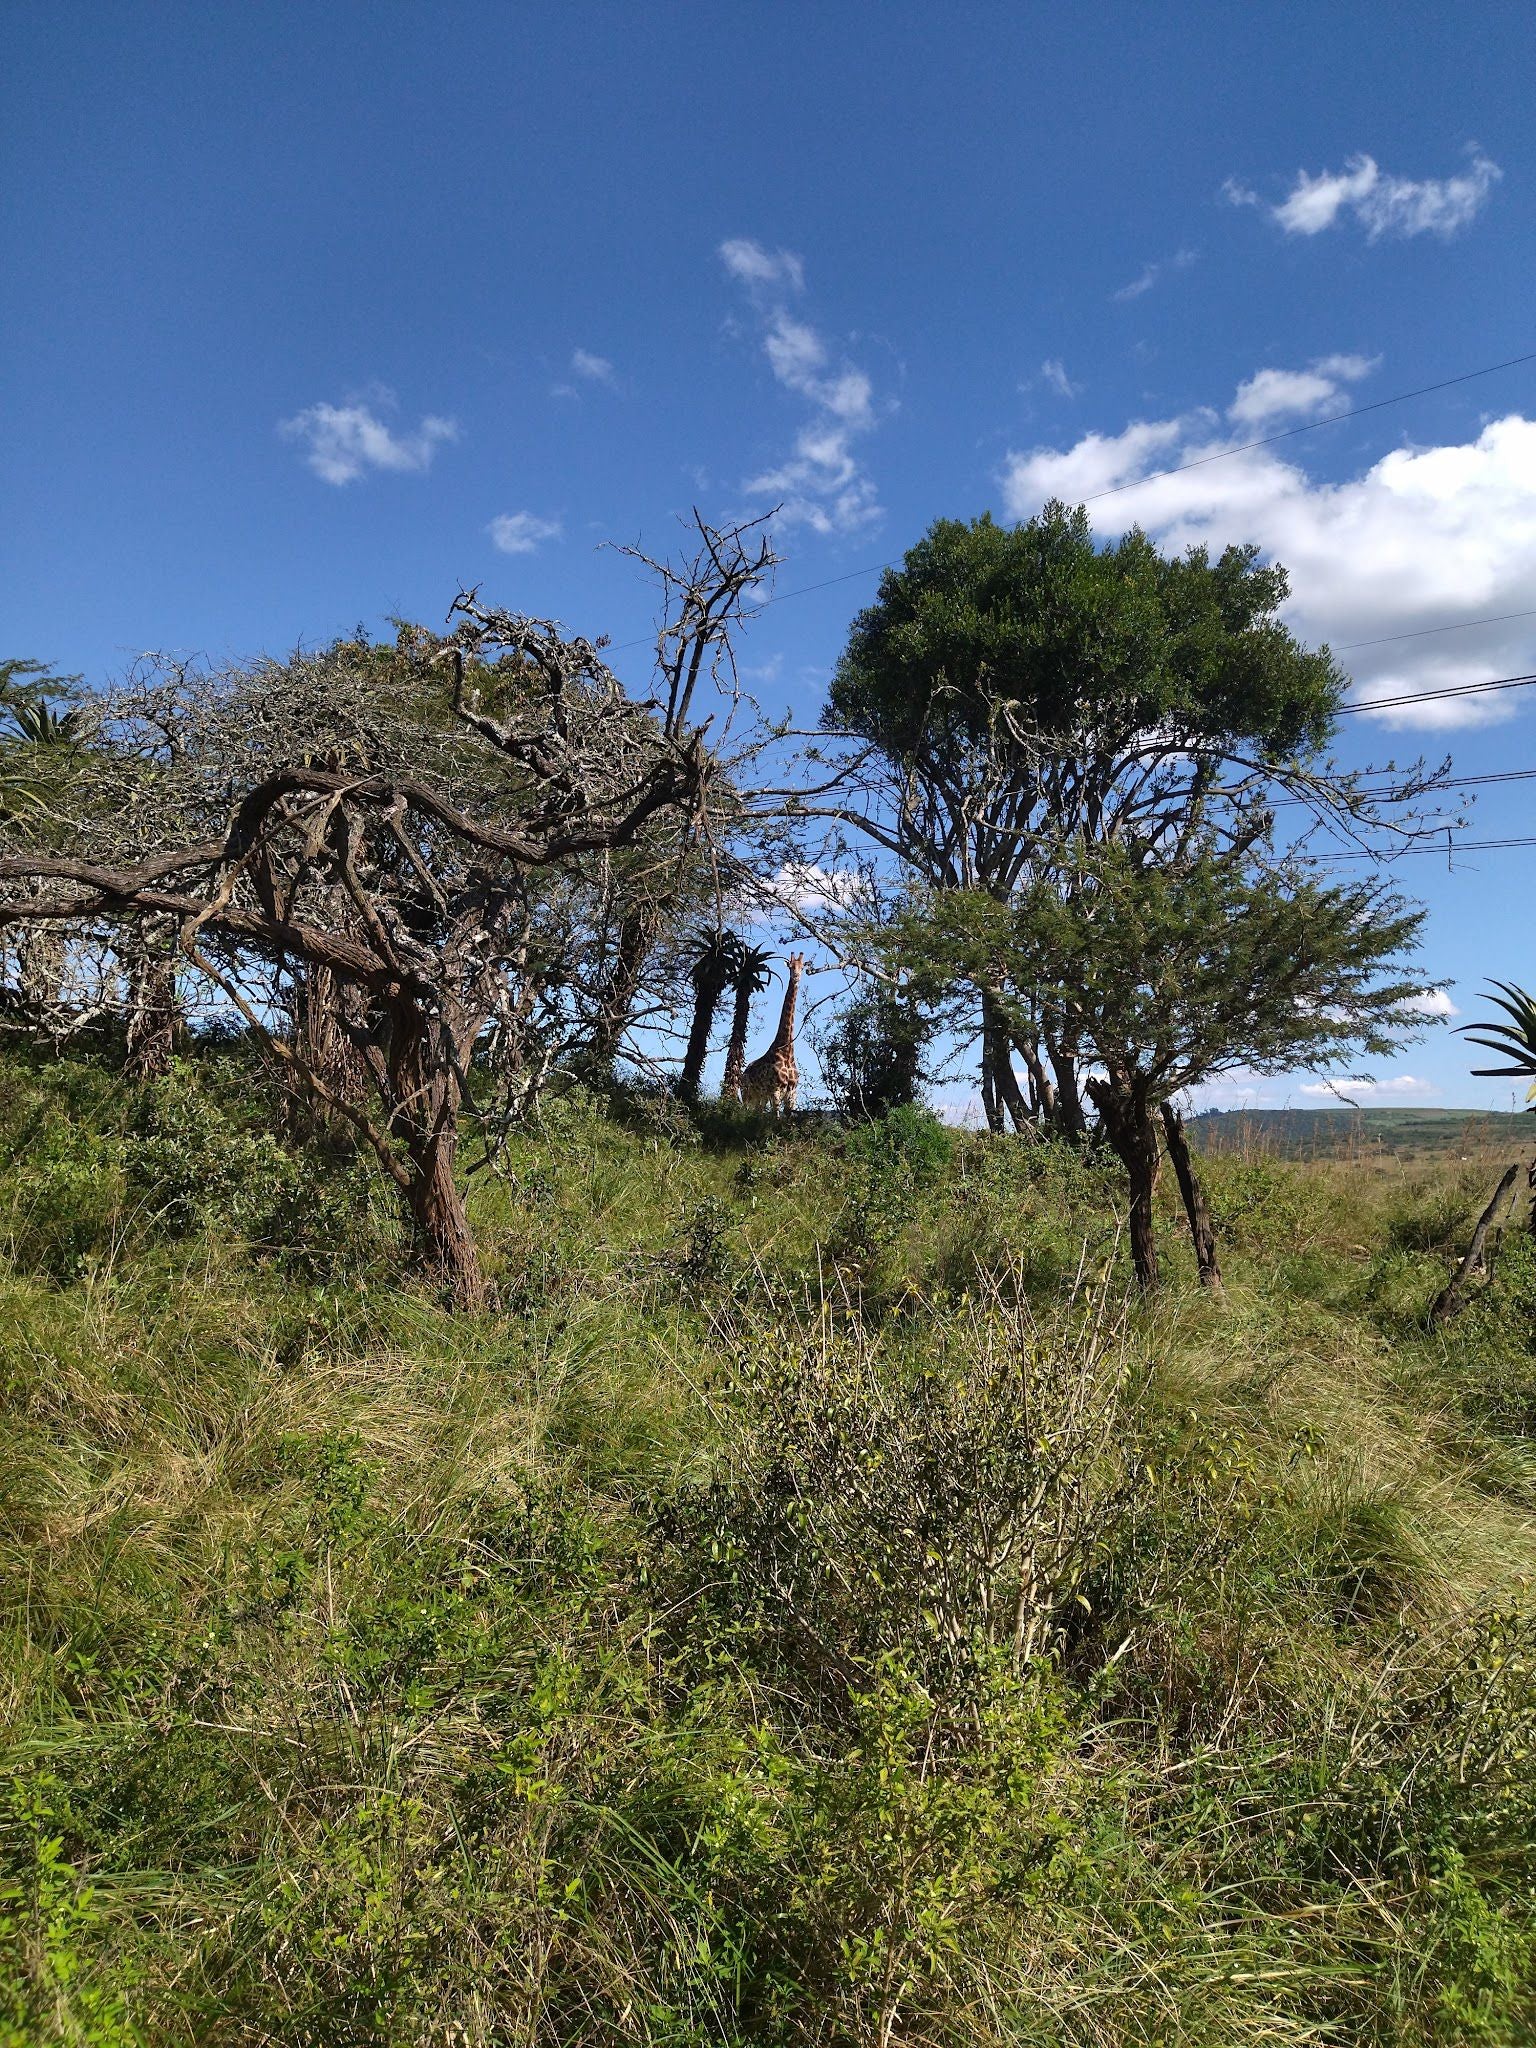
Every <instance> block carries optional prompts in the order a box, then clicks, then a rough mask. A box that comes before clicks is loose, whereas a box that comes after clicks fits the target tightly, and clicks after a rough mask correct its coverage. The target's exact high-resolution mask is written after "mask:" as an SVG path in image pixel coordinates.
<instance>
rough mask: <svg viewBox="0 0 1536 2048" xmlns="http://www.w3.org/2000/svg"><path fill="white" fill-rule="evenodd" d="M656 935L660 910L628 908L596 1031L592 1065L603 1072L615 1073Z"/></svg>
mask: <svg viewBox="0 0 1536 2048" xmlns="http://www.w3.org/2000/svg"><path fill="white" fill-rule="evenodd" d="M655 938H656V913H655V911H654V910H652V909H651V908H650V907H649V906H646V908H644V909H643V910H628V911H626V912H625V913H624V915H623V917H622V918H621V919H620V921H619V943H618V945H617V946H616V947H615V948H614V957H613V967H612V969H611V971H610V973H609V975H608V979H607V981H606V982H605V983H604V984H603V991H602V995H601V997H600V998H599V1000H598V1009H597V1024H596V1028H595V1029H594V1031H593V1033H592V1065H593V1069H594V1070H595V1072H597V1073H599V1074H605V1075H606V1074H611V1073H612V1071H613V1066H614V1062H615V1061H616V1060H617V1058H618V1056H619V1047H620V1045H621V1044H622V1043H623V1041H624V1033H625V1031H626V1030H627V1029H628V1028H629V1019H630V1014H631V1012H632V1011H633V1009H634V1007H635V996H636V994H637V993H638V992H639V988H640V977H641V975H642V974H643V973H644V972H645V963H646V960H647V959H648V958H649V956H650V951H651V947H652V945H653V944H654V942H655Z"/></svg>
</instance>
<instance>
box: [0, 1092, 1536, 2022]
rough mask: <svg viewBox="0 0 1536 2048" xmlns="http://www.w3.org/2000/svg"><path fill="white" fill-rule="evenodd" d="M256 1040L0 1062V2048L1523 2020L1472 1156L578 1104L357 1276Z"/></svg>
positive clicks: (1524, 1652)
mask: <svg viewBox="0 0 1536 2048" xmlns="http://www.w3.org/2000/svg"><path fill="white" fill-rule="evenodd" d="M279 1127H280V1125H279V1120H278V1118H277V1115H276V1105H275V1104H274V1103H273V1102H271V1101H270V1100H268V1099H267V1098H266V1096H265V1094H264V1084H263V1083H262V1081H261V1079H260V1076H259V1074H258V1073H255V1072H253V1071H251V1070H250V1069H248V1068H247V1067H245V1066H243V1065H241V1064H240V1063H238V1062H237V1061H236V1060H234V1059H233V1058H225V1059H224V1060H222V1061H220V1060H214V1059H207V1060H203V1061H199V1062H196V1063H194V1064H192V1065H189V1066H187V1067H184V1068H181V1069H179V1070H178V1071H177V1073H176V1074H175V1075H173V1076H172V1077H171V1078H170V1079H169V1080H168V1081H166V1082H163V1083H160V1084H157V1085H156V1086H154V1087H151V1088H145V1089H140V1090H124V1089H123V1088H121V1087H120V1086H119V1085H118V1084H116V1083H115V1082H113V1081H112V1080H111V1078H110V1077H109V1076H107V1075H106V1074H105V1073H103V1072H102V1071H100V1070H98V1069H97V1068H95V1067H93V1066H91V1065H90V1064H88V1063H85V1062H78V1063H72V1062H68V1061H57V1062H46V1063H44V1062H38V1061H32V1060H27V1059H24V1058H21V1057H19V1056H11V1057H9V1058H8V1059H6V1060H5V1061H3V1062H0V1135H3V1137H4V1140H5V1142H6V1146H7V1151H8V1154H9V1156H10V1158H11V1165H10V1167H9V1170H8V1172H7V1174H6V1176H5V1179H4V1183H3V1187H0V1247H3V1250H4V1253H5V1258H4V1260H3V1261H0V1387H3V1400H4V1407H5V1414H4V1418H3V1422H0V1631H3V1635H0V1641H3V1652H0V1712H3V1717H4V1739H5V1750H4V1758H3V1765H0V2044H4V2048H22V2044H26V2048H31V2044H34V2043H61V2044H62V2043H75V2044H88V2048H127V2044H141V2043H143V2044H156V2048H158V2044H160V2043H186V2044H188V2048H191V2044H201V2043H215V2044H226V2043H227V2044H231V2048H234V2044H241V2048H245V2044H257V2043H269V2042H270V2043H276V2042H282V2043H290V2042H291V2043H313V2044H317V2048H319V2044H327V2048H329V2044H350V2043H359V2044H361V2043H390V2044H401V2048H406V2044H428V2043H433V2044H439V2043H440V2044H444V2048H448V2044H463V2048H471V2044H473V2048H491V2044H503V2043H505V2044H545V2043H548V2044H550V2048H554V2044H566V2043H577V2042H580V2043H587V2042H592V2043H614V2044H618V2043H656V2044H675V2048H703V2044H706V2043H709V2044H715V2043H719V2044H733V2048H747V2044H753V2048H759V2044H768V2048H771V2044H775V2043H782V2044H812V2043H815V2044H828V2048H831V2044H839V2043H850V2044H853V2043H878V2044H882V2048H884V2044H894V2043H908V2044H914V2048H915V2044H918V2043H924V2044H930V2043H932V2044H938V2043H944V2044H955V2048H959V2044H962V2043H964V2044H969V2043H1010V2044H1029V2048H1034V2044H1039V2048H1069V2044H1071V2048H1111V2044H1119V2043H1127V2042H1134V2043H1146V2044H1149V2048H1150V2044H1169V2048H1172V2044H1175V2043H1200V2044H1206V2043H1209V2044H1212V2048H1221V2044H1229V2043H1230V2044H1238V2043H1254V2044H1257V2043H1261V2042H1262V2043H1274V2042H1296V2043H1301V2042H1315V2043H1341V2044H1342V2043H1365V2044H1388V2043H1395V2044H1407V2043H1442V2042H1443V2043H1446V2044H1454V2043H1463V2042H1469V2043H1487V2044H1516V2043H1523V2042H1527V2041H1529V2040H1531V2039H1532V2038H1536V1890H1533V1886H1536V1772H1533V1771H1532V1768H1531V1763H1530V1751H1531V1747H1532V1744H1533V1741H1536V1642H1533V1632H1536V1620H1533V1612H1536V1610H1533V1607H1532V1605H1531V1603H1530V1601H1529V1599H1528V1596H1527V1591H1526V1582H1527V1578H1528V1575H1529V1573H1530V1572H1531V1570H1532V1568H1533V1566H1536V1529H1533V1526H1532V1514H1533V1510H1536V1459H1533V1445H1536V1260H1533V1258H1532V1256H1531V1248H1530V1246H1529V1243H1528V1242H1526V1241H1525V1240H1524V1239H1520V1240H1516V1239H1514V1238H1511V1239H1510V1241H1508V1242H1507V1243H1506V1244H1505V1245H1504V1246H1503V1248H1502V1250H1501V1253H1500V1257H1499V1259H1498V1262H1497V1264H1496V1267H1495V1272H1494V1277H1493V1279H1492V1281H1491V1282H1490V1283H1489V1284H1488V1286H1487V1287H1486V1288H1484V1289H1483V1290H1482V1292H1481V1293H1480V1294H1479V1295H1478V1296H1477V1297H1476V1298H1475V1299H1474V1300H1473V1302H1472V1303H1471V1304H1470V1306H1469V1307H1468V1309H1467V1310H1466V1312H1465V1313H1464V1314H1463V1315H1462V1316H1461V1317H1460V1318H1459V1319H1458V1320H1457V1321H1456V1322H1454V1323H1453V1324H1451V1325H1450V1326H1449V1327H1448V1328H1447V1329H1445V1330H1444V1331H1441V1332H1438V1333H1434V1334H1431V1333H1430V1332H1429V1331H1428V1330H1427V1328H1426V1321H1425V1311H1426V1308H1427V1304H1428V1303H1429V1301H1430V1300H1431V1299H1432V1297H1433V1295H1434V1292H1435V1291H1436V1289H1437V1288H1438V1287H1439V1285H1440V1284H1441V1282H1442V1281H1443V1279H1444V1277H1445V1273H1446V1271H1447V1269H1448V1262H1449V1260H1450V1259H1451V1257H1452V1256H1454V1254H1455V1252H1456V1250H1457V1249H1458V1247H1459V1246H1460V1245H1461V1244H1464V1242H1465V1237H1466V1233H1467V1231H1468V1229H1469V1227H1470V1222H1471V1220H1472V1217H1473V1216H1474V1215H1475V1213H1476V1210H1477V1208H1478V1207H1479V1206H1480V1201H1481V1199H1482V1198H1483V1197H1484V1195H1485V1193H1486V1187H1487V1185H1491V1181H1492V1179H1493V1178H1496V1175H1491V1174H1489V1173H1487V1172H1486V1170H1484V1169H1480V1168H1478V1167H1477V1166H1476V1165H1475V1163H1474V1164H1473V1165H1453V1166H1448V1167H1437V1168H1434V1169H1423V1170H1421V1169H1412V1170H1405V1171H1404V1172H1403V1173H1402V1174H1400V1175H1398V1176H1396V1177H1395V1178H1394V1177H1392V1176H1389V1175H1383V1174H1381V1173H1380V1172H1379V1171H1376V1172H1373V1173H1372V1174H1371V1175H1370V1176H1368V1177H1367V1176H1362V1175H1359V1174H1355V1173H1354V1172H1353V1171H1352V1169H1351V1168H1350V1167H1348V1166H1347V1165H1344V1166H1324V1165H1313V1166H1287V1165H1284V1164H1281V1163H1277V1162H1274V1161H1268V1160H1263V1159H1247V1160H1245V1159H1241V1158H1226V1157H1220V1158H1213V1159H1210V1160H1208V1161H1206V1162H1205V1163H1204V1164H1205V1170H1206V1171H1207V1173H1208V1177H1209V1179H1210V1182H1211V1196H1212V1203H1213V1207H1214V1209H1215V1211H1216V1213H1217V1215H1218V1218H1219V1219H1220V1220H1221V1222H1222V1225H1223V1229H1224V1237H1225V1264H1226V1268H1227V1272H1228V1279H1229V1295H1228V1299H1227V1301H1226V1302H1225V1304H1216V1303H1212V1302H1211V1301H1209V1300H1208V1299H1206V1298H1204V1297H1202V1296H1201V1295H1200V1293H1199V1291H1198V1289H1197V1288H1196V1287H1195V1286H1194V1284H1193V1274H1192V1271H1191V1270H1190V1267H1189V1262H1188V1260H1187V1256H1186V1254H1185V1252H1184V1250H1183V1249H1182V1247H1178V1246H1177V1245H1176V1243H1175V1239H1174V1236H1173V1224H1174V1219H1173V1217H1172V1216H1171V1215H1170V1216H1169V1217H1168V1218H1167V1231H1168V1239H1167V1243H1168V1254H1169V1264H1170V1266H1171V1267H1172V1268H1173V1270H1174V1278H1173V1283H1172V1284H1171V1286H1170V1287H1169V1289H1168V1291H1167V1293H1166V1294H1165V1296H1164V1297H1163V1299H1162V1300H1161V1301H1160V1302H1159V1303H1158V1304H1157V1305H1156V1306H1154V1307H1153V1308H1150V1309H1144V1308H1136V1307H1132V1306H1128V1305H1127V1302H1126V1295H1125V1278H1126V1276H1125V1271H1124V1259H1123V1253H1122V1250H1121V1247H1120V1244H1119V1241H1118V1235H1117V1231H1116V1226H1115V1194H1116V1188H1115V1181H1114V1177H1113V1174H1112V1173H1111V1172H1110V1170H1109V1168H1108V1167H1107V1166H1106V1165H1105V1164H1104V1163H1103V1162H1101V1161H1098V1160H1095V1159H1094V1158H1092V1157H1084V1156H1079V1155H1076V1154H1071V1153H1067V1152H1063V1151H1060V1150H1057V1149H1056V1148H1054V1147H1050V1146H1044V1145H1041V1146H1028V1145H1024V1144H1020V1143H1017V1142H1012V1141H996V1142H994V1141H989V1140H985V1139H980V1138H975V1137H969V1136H967V1137H961V1136H958V1135H956V1134H952V1133H947V1132H945V1131H943V1130H941V1129H940V1128H939V1127H938V1126H936V1125H934V1124H933V1123H932V1122H931V1121H930V1120H927V1119H925V1118H923V1117H922V1116H920V1115H917V1114H914V1113H910V1112H903V1113H899V1114H898V1115H896V1116H894V1117H892V1118H890V1119H888V1120H886V1121H885V1122H884V1123H883V1124H880V1125H875V1126H868V1127H865V1128H863V1129H861V1130H856V1131H840V1130H838V1129H836V1128H834V1127H832V1126H828V1125H824V1124H814V1123H813V1124H808V1125H806V1126H805V1127H803V1128H797V1127H793V1126H785V1127H782V1128H778V1129H775V1128H772V1127H768V1126H764V1125H761V1124H758V1123H756V1122H754V1121H752V1120H749V1119H744V1118H739V1117H737V1118H733V1117H731V1116H728V1115H725V1114H719V1113H714V1112H711V1113H710V1114H709V1115H708V1116H706V1117H703V1118H701V1119H700V1122H699V1125H698V1126H697V1127H695V1126H693V1125H690V1124H686V1123H684V1122H683V1121H682V1120H680V1119H678V1118H677V1117H676V1116H675V1115H669V1114H665V1113H661V1112H658V1110H657V1109H656V1107H655V1105H651V1104H647V1103H645V1102H643V1101H637V1102H632V1103H630V1104H628V1105H624V1104H617V1105H615V1104H604V1103H600V1102H599V1101H598V1100H597V1099H596V1098H595V1097H592V1096H589V1095H584V1094H581V1093H580V1092H577V1093H575V1094H573V1095H571V1096H570V1097H568V1098H566V1099H565V1100H563V1101H561V1102H559V1103H557V1104H554V1105H552V1106H551V1108H550V1110H549V1112H548V1114H547V1115H546V1116H545V1118H544V1119H543V1121H542V1123H541V1125H540V1127H539V1128H538V1129H536V1130H533V1131H530V1132H529V1133H527V1134H526V1135H524V1136H522V1137H519V1138H518V1139H517V1140H516V1141H515V1142H514V1144H513V1146H512V1148H511V1152H510V1156H509V1159H508V1162H507V1171H506V1173H505V1174H504V1175H503V1176H502V1177H501V1178H499V1179H497V1180H493V1181H489V1182H487V1183H486V1184H485V1185H484V1186H483V1187H482V1188H481V1189H480V1191H479V1192H478V1193H477V1196H476V1202H477V1205H478V1223H479V1227H480V1229H481V1230H482V1233H483V1235H484V1239H485V1242H486V1245H487V1248H488V1264H489V1265H490V1266H491V1268H492V1269H493V1271H494V1273H495V1277H496V1282H497V1288H498V1296H499V1303H500V1306H499V1307H498V1309H497V1310H496V1311H495V1312H494V1313H490V1314H487V1315H484V1316H481V1317H475V1318H466V1317H462V1316H458V1317H455V1316H451V1315H449V1314H448V1313H446V1312H445V1311H444V1310H442V1309H441V1308H440V1307H439V1306H438V1305H437V1304H435V1303H434V1302H433V1301H432V1300H431V1299H430V1298H428V1297H427V1296H426V1295H425V1294H423V1293H421V1292H420V1291H419V1290H416V1289H413V1288H412V1287H410V1286H408V1285H406V1284H403V1283H402V1281H401V1279H400V1277H399V1274H398V1272H397V1270H396V1258H395V1251H394V1243H393V1237H392V1223H391V1219H390V1216H389V1212H388V1208H387V1205H385V1204H382V1203H381V1202H380V1200H379V1198H378V1195H377V1191H376V1190H375V1189H374V1187H373V1184H372V1182H371V1181H370V1179H369V1177H368V1175H366V1174H365V1173H363V1172H362V1171H360V1170H359V1169H358V1168H357V1167H356V1165H355V1163H349V1162H348V1160H347V1159H346V1158H345V1156H337V1155H334V1154H332V1155H329V1156H327V1155H324V1154H321V1153H317V1152H306V1151H304V1150H302V1149H295V1148H294V1147H293V1146H291V1145H288V1144H286V1143H283V1142H280V1141H279V1139H278V1138H277V1137H276V1136H274V1132H275V1131H276V1130H277V1129H278V1128H279Z"/></svg>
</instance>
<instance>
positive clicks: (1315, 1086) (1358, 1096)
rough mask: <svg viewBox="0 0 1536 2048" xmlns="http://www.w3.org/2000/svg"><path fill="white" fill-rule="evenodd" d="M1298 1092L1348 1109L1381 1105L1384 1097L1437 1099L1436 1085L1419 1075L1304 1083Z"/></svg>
mask: <svg viewBox="0 0 1536 2048" xmlns="http://www.w3.org/2000/svg"><path fill="white" fill-rule="evenodd" d="M1297 1092H1298V1093H1299V1094H1302V1095H1310V1096H1313V1097H1314V1098H1316V1097H1326V1099H1327V1100H1328V1101H1330V1102H1343V1103H1344V1104H1345V1105H1346V1106H1347V1105H1348V1104H1349V1103H1350V1102H1351V1101H1354V1102H1360V1101H1365V1102H1379V1101H1380V1100H1381V1098H1382V1097H1383V1096H1384V1095H1433V1094H1434V1092H1435V1084H1434V1082H1433V1081H1424V1080H1421V1079H1420V1078H1419V1076H1418V1075H1417V1074H1396V1075H1394V1076H1393V1077H1392V1078H1391V1079H1390V1080H1387V1081H1355V1080H1339V1081H1303V1082H1302V1084H1301V1087H1300V1089H1299V1090H1298V1091H1297Z"/></svg>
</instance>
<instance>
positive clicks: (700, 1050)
mask: <svg viewBox="0 0 1536 2048" xmlns="http://www.w3.org/2000/svg"><path fill="white" fill-rule="evenodd" d="M724 994H725V982H724V980H723V979H719V980H716V979H715V978H714V977H711V978H710V979H709V980H707V981H701V982H700V983H699V985H698V987H697V988H696V989H695V991H694V999H693V1028H692V1029H691V1030H690V1032H689V1033H688V1050H687V1051H686V1052H685V1053H684V1054H683V1071H682V1075H681V1077H680V1078H679V1080H678V1084H677V1092H678V1094H679V1095H681V1096H682V1098H683V1100H684V1101H685V1102H697V1100H698V1097H699V1083H700V1081H702V1080H703V1078H704V1062H705V1060H707V1059H708V1058H709V1039H710V1034H711V1032H712V1031H713V1030H714V1028H715V1012H716V1011H717V1010H718V1009H719V1007H720V998H721V997H722V996H723V995H724Z"/></svg>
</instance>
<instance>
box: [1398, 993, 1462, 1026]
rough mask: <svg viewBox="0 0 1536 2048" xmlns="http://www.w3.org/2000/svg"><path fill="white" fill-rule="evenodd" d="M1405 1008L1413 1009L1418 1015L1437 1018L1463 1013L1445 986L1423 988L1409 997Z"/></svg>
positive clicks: (1415, 1014) (1456, 1015) (1457, 1015)
mask: <svg viewBox="0 0 1536 2048" xmlns="http://www.w3.org/2000/svg"><path fill="white" fill-rule="evenodd" d="M1403 1008H1404V1009H1405V1010H1411V1011H1412V1012H1413V1014H1414V1016H1416V1017H1430V1018H1434V1019H1436V1020H1440V1019H1444V1018H1448V1017H1459V1016H1460V1015H1461V1012H1460V1010H1458V1009H1457V1007H1456V1005H1455V1004H1454V1003H1453V1002H1452V1001H1451V999H1450V997H1449V995H1448V994H1447V993H1446V991H1445V990H1444V989H1443V988H1426V989H1421V990H1420V991H1419V993H1418V994H1417V995H1416V996H1410V997H1409V998H1408V1000H1407V1002H1406V1003H1404V1005H1403Z"/></svg>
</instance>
